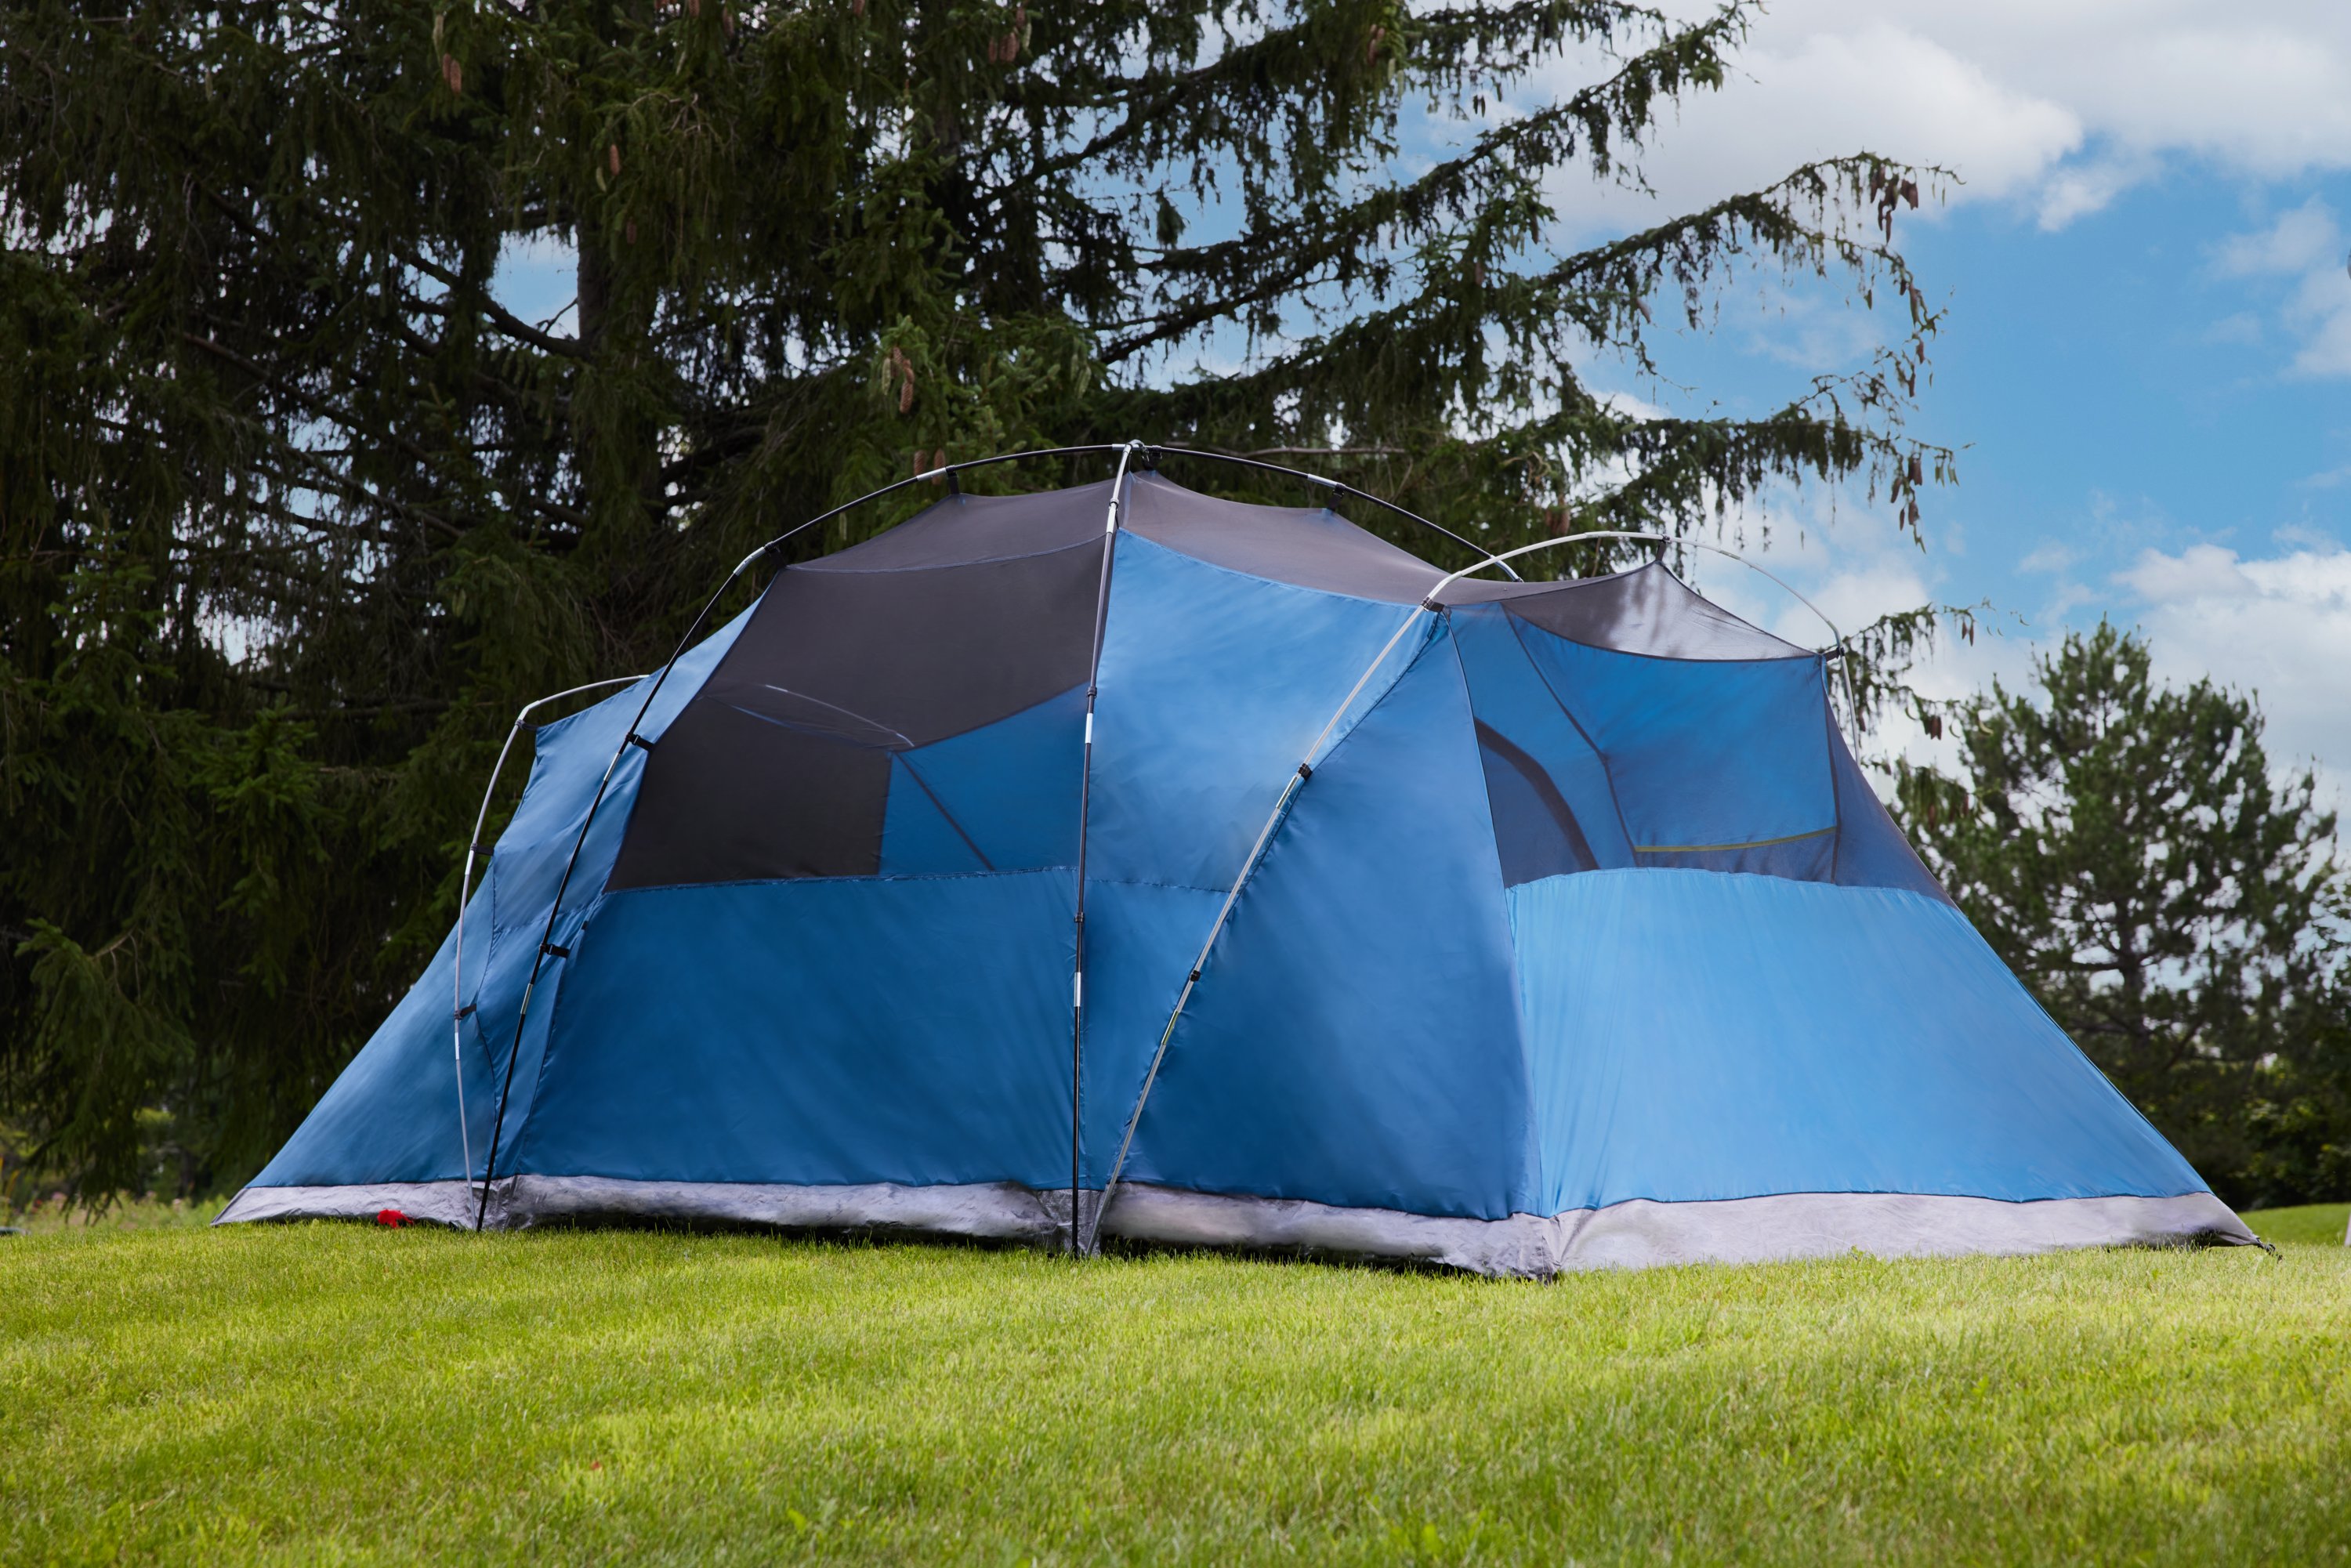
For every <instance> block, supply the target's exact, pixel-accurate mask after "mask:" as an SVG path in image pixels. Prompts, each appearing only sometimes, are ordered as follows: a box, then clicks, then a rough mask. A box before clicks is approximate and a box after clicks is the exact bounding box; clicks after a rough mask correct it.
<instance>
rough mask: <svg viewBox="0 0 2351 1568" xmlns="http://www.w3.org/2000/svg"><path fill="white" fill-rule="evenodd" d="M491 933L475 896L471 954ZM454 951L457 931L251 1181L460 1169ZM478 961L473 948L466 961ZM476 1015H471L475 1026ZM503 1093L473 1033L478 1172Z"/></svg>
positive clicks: (470, 1061) (468, 933)
mask: <svg viewBox="0 0 2351 1568" xmlns="http://www.w3.org/2000/svg"><path fill="white" fill-rule="evenodd" d="M488 936H489V901H488V900H487V899H481V898H477V899H475V901H474V904H473V907H472V908H471V909H470V910H469V911H468V912H467V924H466V927H465V948H466V952H467V953H468V954H469V955H470V954H472V953H474V952H475V951H477V950H478V948H479V946H480V945H481V944H482V943H484V942H486V940H487V938H488ZM455 949H456V933H455V930H452V931H451V932H450V934H449V936H447V937H445V938H444V939H443V941H442V944H441V950H440V951H439V952H437V953H435V954H434V956H433V962H432V963H431V964H430V965H428V966H427V967H426V968H425V971H424V974H423V977H422V978H420V979H419V980H418V981H417V982H416V985H415V988H413V989H412V990H411V991H410V992H409V993H408V995H407V996H405V997H403V998H402V999H401V1002H400V1005H399V1006H398V1007H396V1008H394V1009H392V1016H391V1017H389V1018H387V1019H384V1020H383V1023H382V1025H381V1027H380V1028H378V1029H377V1030H376V1032H375V1035H374V1038H372V1039H371V1040H369V1041H368V1044H367V1047H366V1049H364V1050H363V1051H360V1054H359V1056H358V1057H357V1058H356V1059H355V1060H354V1061H352V1062H351V1064H350V1066H349V1067H347V1068H345V1069H344V1070H343V1073H342V1076H340V1077H339V1078H337V1079H336V1080H335V1082H334V1085H333V1087H331V1088H329V1090H328V1091H327V1092H326V1094H325V1096H324V1097H323V1098H321V1099H320V1100H319V1103H318V1104H317V1105H316V1106H315V1107H314V1108H312V1110H311V1112H310V1114H309V1115H308V1116H307V1117H305V1118H304V1119H303V1122H302V1125H301V1126H300V1127H299V1128H298V1129H297V1130H296V1131H295V1134H294V1135H293V1137H291V1138H289V1139H287V1143H286V1146H285V1147H284V1148H282V1149H280V1150H278V1151H277V1157H275V1158H274V1159H272V1160H271V1161H270V1162H269V1164H268V1165H267V1166H265V1167H263V1169H262V1172H261V1174H260V1175H259V1176H256V1177H254V1179H253V1185H254V1186H332V1185H335V1184H338V1183H344V1182H392V1181H434V1180H438V1179H441V1178H444V1177H449V1178H455V1177H456V1176H459V1175H460V1174H461V1172H462V1167H463V1165H464V1156H463V1155H462V1154H461V1153H460V1148H461V1145H460V1143H459V1141H458V1136H457V1080H456V1064H455V1061H453V1060H452V1052H451V1049H450V1035H451V1020H450V1017H449V1014H450V1010H451V998H452V995H453V992H452V990H451V985H450V981H451V977H452V973H453V967H452V961H453V959H454V957H455ZM467 967H468V968H470V967H472V960H471V958H470V956H469V957H468V959H467ZM472 1022H473V1019H467V1020H466V1023H467V1025H468V1026H469V1029H470V1026H471V1024H472ZM513 1027H514V1026H513V1020H512V1019H511V1018H509V1019H508V1020H507V1040H501V1041H500V1042H499V1055H498V1061H500V1062H503V1061H504V1059H505V1048H506V1046H507V1043H509V1042H510V1041H511V1040H512V1036H513ZM496 1097H497V1080H496V1077H495V1076H494V1074H493V1072H492V1061H491V1059H490V1057H489V1056H488V1054H487V1053H486V1052H485V1051H482V1050H480V1049H479V1047H478V1045H477V1043H476V1042H475V1040H474V1039H472V1038H469V1039H468V1040H467V1042H466V1047H465V1109H466V1113H467V1115H466V1122H467V1124H468V1125H469V1126H470V1127H471V1128H472V1129H473V1137H474V1161H475V1169H476V1170H477V1171H478V1169H479V1168H480V1164H481V1158H482V1148H483V1145H485V1144H486V1143H487V1142H488V1140H489V1135H490V1112H491V1110H492V1109H494V1108H495V1103H496Z"/></svg>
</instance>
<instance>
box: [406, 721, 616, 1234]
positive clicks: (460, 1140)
mask: <svg viewBox="0 0 2351 1568" xmlns="http://www.w3.org/2000/svg"><path fill="white" fill-rule="evenodd" d="M643 679H644V676H643V675H615V676H613V677H612V678H611V679H610V680H605V681H590V682H589V683H588V684H587V685H584V686H573V687H571V688H570V689H569V690H568V691H560V692H557V693H555V694H554V695H552V696H544V697H540V698H538V700H536V701H534V702H527V703H525V704H523V705H522V711H520V712H519V713H517V714H516V715H515V720H514V724H513V726H512V727H510V728H508V729H507V738H506V743H505V744H504V745H502V746H500V747H498V759H497V760H496V762H494V763H492V764H491V765H490V782H489V784H488V786H487V787H486V788H485V789H483V790H482V809H481V810H478V811H476V812H475V813H474V836H473V837H472V838H471V839H469V840H467V841H466V842H465V872H464V873H463V874H462V875H460V876H459V877H458V879H457V951H456V955H455V959H454V961H453V962H452V964H451V966H450V967H451V969H452V973H451V975H450V977H449V984H450V989H451V990H453V991H454V992H455V997H454V998H452V999H451V1002H450V1012H449V1020H450V1021H449V1047H450V1055H451V1057H452V1059H453V1060H454V1061H455V1063H456V1068H457V1147H458V1149H459V1150H460V1151H461V1152H462V1154H463V1155H464V1157H465V1185H466V1186H467V1187H469V1188H470V1187H471V1186H473V1185H474V1146H473V1133H472V1130H471V1129H470V1128H468V1127H467V1126H466V1124H465V1015H466V1014H467V1013H469V1012H471V1011H472V1010H473V1009H471V1008H468V1007H467V1006H466V1005H465V906H466V905H467V904H471V903H472V902H473V901H474V862H475V857H476V856H478V855H483V854H486V853H488V852H489V846H488V845H486V844H485V843H483V842H482V828H483V826H484V824H486V823H487V822H488V821H489V820H490V801H491V800H492V799H493V798H494V797H495V796H496V794H497V792H498V776H499V775H500V774H502V773H504V772H505V771H506V768H507V753H509V752H511V751H512V750H514V743H515V737H516V736H517V735H520V734H521V733H522V732H523V731H524V730H526V729H532V728H536V726H535V725H533V724H532V723H531V722H530V716H531V712H532V710H533V709H535V708H542V707H545V706H547V705H548V704H549V703H552V702H561V701H562V700H563V699H564V698H565V697H576V696H578V695H580V693H581V692H592V691H597V690H600V689H601V688H602V687H605V686H624V685H628V684H629V683H630V682H632V681H642V680H643Z"/></svg>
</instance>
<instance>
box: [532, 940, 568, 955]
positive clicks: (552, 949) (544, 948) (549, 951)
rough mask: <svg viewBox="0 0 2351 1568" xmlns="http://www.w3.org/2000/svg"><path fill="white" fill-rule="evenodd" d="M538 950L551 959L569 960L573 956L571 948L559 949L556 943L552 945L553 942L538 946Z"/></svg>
mask: <svg viewBox="0 0 2351 1568" xmlns="http://www.w3.org/2000/svg"><path fill="white" fill-rule="evenodd" d="M538 950H539V951H540V952H541V953H544V954H545V955H547V956H549V957H550V958H569V956H571V949H570V948H569V947H559V946H556V945H555V944H554V943H552V942H542V943H540V944H539V945H538Z"/></svg>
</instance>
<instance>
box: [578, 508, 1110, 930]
mask: <svg viewBox="0 0 2351 1568" xmlns="http://www.w3.org/2000/svg"><path fill="white" fill-rule="evenodd" d="M1073 498H1074V499H1075V500H1076V501H1077V502H1078V503H1079V504H1077V505H1074V506H1071V505H1067V504H1064V505H1063V506H1061V507H1054V508H1049V511H1050V513H1051V514H1052V515H1050V516H1048V517H1043V518H1041V519H1040V518H1037V517H1029V518H1026V519H1023V523H1024V526H1022V527H1020V528H1019V529H1018V530H1017V534H1018V537H1017V538H1009V539H1001V540H995V541H983V540H977V539H975V538H974V536H975V535H976V534H977V533H978V531H979V530H972V531H970V532H968V533H966V534H963V535H960V536H958V535H957V534H956V532H955V531H954V529H953V524H954V522H955V521H956V507H955V505H954V504H952V503H951V504H949V505H946V506H942V507H936V508H934V510H933V511H932V512H931V513H927V514H925V517H922V518H918V519H916V520H915V522H913V523H909V524H907V525H906V526H905V528H903V529H901V530H898V532H899V533H902V534H907V537H906V538H897V537H896V536H895V535H885V536H883V538H884V539H885V540H888V541H891V542H890V543H889V547H888V548H887V549H876V548H875V547H872V546H868V547H862V549H861V550H860V551H845V552H843V553H842V554H841V555H838V556H834V557H831V558H829V559H828V560H827V561H826V562H824V563H820V564H819V565H815V566H810V567H796V568H793V569H792V570H789V571H786V572H784V573H783V574H782V575H780V576H779V577H778V578H777V580H776V581H775V582H774V584H773V585H771V586H770V587H769V588H768V592H767V595H766V597H765V598H764V599H763V600H762V601H760V604H759V607H758V610H757V611H756V612H754V613H753V615H752V617H751V621H750V623H749V624H748V625H747V626H746V627H745V628H744V629H743V632H742V635H741V637H740V638H739V639H738V640H737V643H736V644H735V646H734V647H733V648H732V649H730V650H729V651H728V653H727V655H726V659H725V660H724V661H723V662H722V663H721V664H720V665H719V667H718V669H717V670H716V673H714V674H712V676H711V678H710V680H709V681H708V682H707V683H706V684H705V685H704V687H703V689H702V690H701V692H700V693H698V694H697V695H695V698H694V700H693V701H692V702H690V703H688V704H687V705H686V706H685V708H684V711H683V712H682V713H681V714H679V716H678V717H677V720H676V722H674V724H672V725H671V726H670V727H669V730H668V732H667V733H666V734H665V735H664V737H662V739H661V741H660V743H659V745H658V746H656V747H655V748H654V749H653V754H652V755H651V756H650V757H649V758H647V760H646V767H645V778H644V782H643V786H642V788H641V789H640V791H639V794H638V800H637V806H636V810H635V811H634V813H633V814H632V818H631V821H630V824H629V831H628V835H627V837H626V838H625V839H624V840H623V841H622V846H621V853H620V857H619V859H618V861H617V862H616V863H615V865H614V867H613V870H612V876H611V883H610V884H609V885H611V886H612V887H615V888H624V887H645V886H656V885H664V884H671V883H699V882H740V881H749V880H756V879H763V878H771V877H799V876H872V875H875V874H877V873H880V872H881V871H882V870H883V838H884V832H885V825H887V824H888V823H889V822H890V821H892V820H893V816H894V818H895V819H896V820H897V821H900V822H903V823H909V824H914V825H913V826H910V827H909V828H908V832H909V836H910V841H915V840H916V839H919V841H920V842H922V843H931V842H935V843H936V844H937V845H939V846H940V847H939V848H938V850H937V851H936V852H935V858H941V861H942V863H940V864H938V865H935V866H933V865H929V864H926V863H923V862H922V861H921V859H920V856H919V855H917V856H916V857H915V858H914V860H912V861H911V862H910V861H909V858H908V856H907V855H905V854H898V855H893V857H892V864H891V867H890V869H892V870H893V871H906V872H922V871H934V870H935V871H967V870H973V869H982V868H986V869H993V870H998V871H1002V870H1011V869H1016V868H1015V867H1014V866H1010V865H1005V864H1001V863H998V862H997V861H996V860H994V859H993V858H992V857H990V856H989V855H987V854H985V853H983V852H981V851H980V850H978V849H977V848H975V847H974V846H976V845H1000V844H1001V843H1003V842H1004V841H1005V835H1004V833H1003V832H1002V831H1001V827H1002V824H997V823H981V822H977V821H966V820H964V819H965V817H966V816H967V814H968V813H970V812H971V811H973V810H977V809H988V805H987V803H989V802H1000V801H1002V800H1006V799H1008V798H1011V799H1016V800H1017V799H1019V797H1020V796H1022V795H1023V794H1024V793H1025V794H1029V795H1040V794H1044V793H1049V792H1051V791H1056V790H1058V791H1061V792H1062V793H1066V795H1067V796H1068V798H1069V810H1068V811H1067V812H1066V813H1059V814H1056V815H1055V816H1054V818H1053V821H1058V820H1059V816H1060V815H1066V816H1067V817H1068V818H1069V820H1070V834H1069V836H1070V837H1071V842H1072V843H1074V832H1075V821H1076V792H1077V777H1076V773H1075V771H1074V761H1073V759H1072V758H1068V757H1066V756H1065V755H1064V754H1065V752H1066V750H1067V747H1066V746H1065V745H1064V744H1062V743H1061V741H1062V739H1063V738H1064V737H1061V731H1063V730H1066V729H1068V728H1069V727H1070V726H1071V724H1074V723H1075V722H1077V721H1076V718H1075V716H1074V714H1073V713H1072V714H1071V715H1068V716H1064V713H1063V710H1064V709H1065V708H1066V707H1067V706H1068V705H1067V704H1061V705H1058V706H1056V705H1054V704H1053V699H1055V698H1057V697H1061V696H1064V695H1066V694H1068V693H1069V692H1070V691H1071V688H1073V687H1081V686H1083V685H1084V684H1085V680H1086V674H1087V662H1088V659H1089V657H1090V654H1091V651H1092V635H1093V613H1094V601H1095V597H1096V589H1097V584H1098V580H1099V576H1100V573H1101V570H1102V545H1101V540H1102V516H1101V501H1100V499H1093V498H1089V497H1073ZM1103 498H1104V499H1106V497H1103ZM1053 499H1055V500H1060V499H1061V497H1054V498H1053ZM994 509H995V508H994V507H989V508H988V510H989V511H993V510H994ZM1089 509H1091V511H1092V522H1091V525H1090V526H1089V525H1087V524H1086V522H1085V514H1086V512H1087V511H1088V510H1089ZM980 515H981V516H982V517H987V512H985V511H984V512H982V513H981V514H980ZM1008 520H1009V515H1008ZM907 530H914V532H912V533H910V534H908V533H907ZM926 535H927V536H928V538H925V536H926ZM1072 535H1075V536H1076V538H1075V539H1074V540H1072V538H1071V536H1072ZM876 542H877V545H879V544H880V543H881V542H882V541H876ZM984 542H994V543H998V544H1008V545H1011V546H1013V547H1014V548H1029V549H1035V547H1037V546H1040V545H1041V546H1044V547H1046V548H1043V549H1036V552H1035V553H1030V554H1023V555H1016V556H1012V557H1010V558H1009V559H979V560H967V561H966V562H964V563H962V564H955V565H946V566H939V565H927V564H921V563H923V562H925V561H926V560H935V559H939V558H940V556H941V555H946V556H947V557H948V558H949V559H952V557H953V555H954V554H955V553H956V549H955V547H956V545H957V544H958V543H960V544H961V545H963V546H964V547H965V548H964V550H963V553H967V554H968V553H973V552H972V551H971V549H970V548H969V547H970V546H971V545H973V544H974V543H984ZM926 544H927V545H929V546H930V547H932V548H929V549H923V548H918V547H922V546H925V545H926ZM868 561H871V562H872V563H873V567H872V568H866V567H865V564H864V563H865V562H868ZM1032 715H1042V716H1043V717H1044V718H1045V719H1047V720H1052V721H1055V722H1050V723H1040V722H1038V721H1037V720H1036V719H1035V718H1034V717H1033V716H1032ZM1016 716H1020V717H1021V722H1017V723H1006V722H1005V721H1009V720H1015V719H1016ZM998 725H1000V726H1002V729H1003V734H1004V735H1005V737H1008V738H1007V741H1006V743H1005V744H1002V745H997V746H986V747H970V746H961V745H959V746H958V747H954V748H948V747H940V751H939V752H938V753H936V754H928V753H924V752H923V750H922V748H925V747H935V746H939V743H942V742H946V741H949V740H951V739H953V738H954V737H963V736H967V735H969V734H970V733H971V732H973V731H977V730H981V729H983V728H986V727H989V726H998ZM925 755H937V756H938V757H939V758H940V761H939V763H938V764H936V765H929V764H925V762H924V761H923V759H922V758H923V757H924V756H925ZM975 759H976V760H975ZM951 765H952V767H953V768H960V769H961V770H962V771H961V773H960V774H958V775H957V776H956V777H957V778H958V779H963V780H964V781H965V784H964V788H963V789H962V791H961V795H960V797H959V796H958V793H957V790H956V789H954V788H951V787H949V786H948V785H947V784H946V782H944V781H943V780H944V779H946V775H947V773H948V772H949V771H950V769H951ZM974 769H980V770H983V771H984V772H985V774H986V777H980V778H975V776H974ZM893 787H894V788H896V789H899V790H901V791H902V792H904V791H909V790H912V791H919V792H920V794H921V795H922V797H923V799H922V800H920V801H914V802H910V803H909V805H911V807H913V808H915V809H918V810H919V814H920V819H921V820H920V821H917V815H916V810H910V809H909V806H908V805H902V806H901V808H900V809H899V810H896V811H895V812H894V813H893V808H892V800H891V793H892V790H893ZM1055 798H1056V799H1058V798H1059V797H1058V796H1056V797H1055ZM973 801H977V802H979V803H980V804H979V806H977V807H975V806H974V805H973V804H972V803H971V802H973ZM997 810H998V814H1001V810H1000V808H997ZM940 819H943V821H942V820H940ZM933 829H936V830H938V831H931V830H933ZM991 834H993V836H991ZM1016 836H1017V837H1018V838H1019V858H1021V859H1022V860H1023V861H1024V862H1026V863H1028V864H1032V865H1033V864H1036V863H1040V862H1041V863H1059V862H1060V861H1061V859H1062V858H1064V857H1063V846H1061V844H1060V843H1059V841H1058V840H1057V839H1055V838H1053V837H1052V836H1051V835H1050V834H1040V833H1037V832H1033V831H1029V832H1024V833H1021V834H1019V835H1016ZM998 852H999V853H1000V852H1001V851H1000V850H999V851H998ZM949 860H951V861H952V863H947V862H948V861H949Z"/></svg>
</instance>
